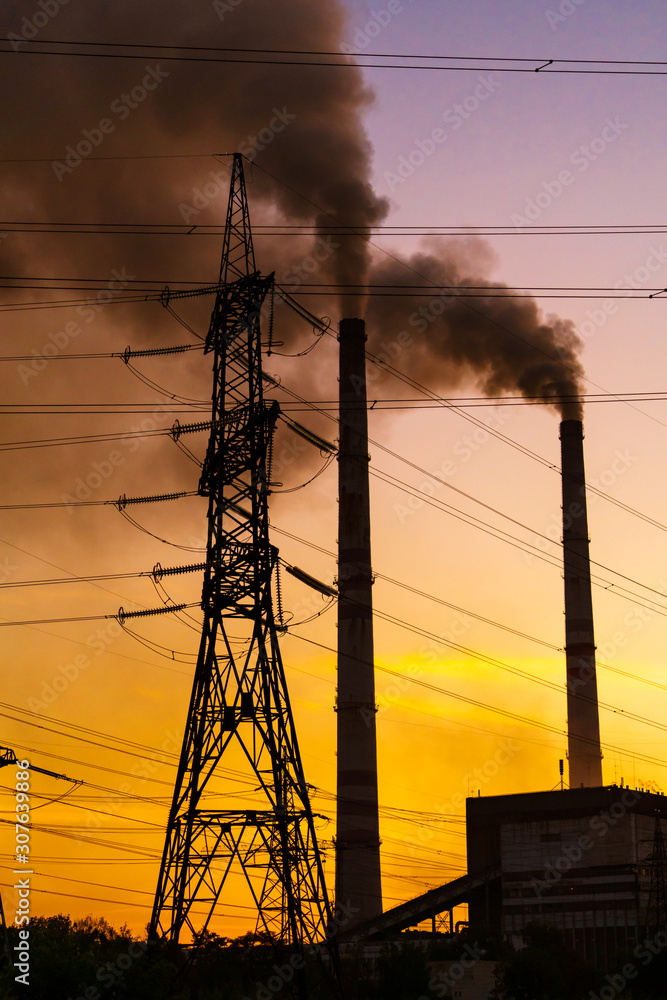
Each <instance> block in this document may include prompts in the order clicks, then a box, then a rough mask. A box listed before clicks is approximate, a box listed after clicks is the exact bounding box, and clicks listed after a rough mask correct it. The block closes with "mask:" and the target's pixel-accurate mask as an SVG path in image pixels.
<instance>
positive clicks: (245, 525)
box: [149, 154, 337, 990]
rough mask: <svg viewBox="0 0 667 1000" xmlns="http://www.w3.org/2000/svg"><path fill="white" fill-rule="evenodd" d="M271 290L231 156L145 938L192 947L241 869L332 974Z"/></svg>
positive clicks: (262, 911)
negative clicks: (195, 640) (165, 808)
mask: <svg viewBox="0 0 667 1000" xmlns="http://www.w3.org/2000/svg"><path fill="white" fill-rule="evenodd" d="M272 282H273V276H270V277H268V278H265V277H262V276H260V274H259V273H258V272H257V271H256V270H255V259H254V252H253V245H252V235H251V231H250V224H249V216H248V205H247V198H246V191H245V182H244V178H243V165H242V158H241V156H240V155H238V154H236V155H235V156H234V160H233V167H232V175H231V186H230V195H229V205H228V210H227V224H226V229H225V238H224V248H223V255H222V266H221V272H220V288H219V290H218V292H217V296H216V301H215V306H214V309H213V314H212V316H211V323H210V328H209V332H208V336H207V339H206V347H205V350H206V352H208V353H211V354H212V355H213V407H212V422H211V431H210V438H209V443H208V450H207V454H206V459H205V462H204V466H203V471H202V475H201V479H200V483H199V493H200V494H201V495H203V496H207V497H208V498H209V502H208V540H207V555H206V569H205V576H204V584H203V593H202V607H203V610H204V622H203V630H202V636H201V643H200V647H199V654H198V659H197V666H196V671H195V677H194V683H193V688H192V695H191V699H190V706H189V710H188V717H187V723H186V727H185V735H184V739H183V747H182V751H181V757H180V763H179V767H178V774H177V778H176V785H175V789H174V797H173V803H172V807H171V812H170V816H169V821H168V827H167V833H166V840H165V847H164V854H163V858H162V865H161V868H160V875H159V880H158V886H157V891H156V895H155V903H154V908H153V915H152V919H151V926H150V931H149V938H150V939H151V940H156V939H157V938H162V939H166V940H167V941H168V942H170V943H172V944H177V943H178V942H179V938H180V935H181V933H182V932H189V934H190V935H192V938H193V940H194V941H195V943H196V942H197V940H198V939H199V937H200V936H201V934H202V932H203V931H205V930H206V929H207V928H208V926H209V922H210V919H211V917H212V915H213V912H214V909H215V907H216V904H217V902H218V900H219V899H220V896H221V893H222V890H223V888H224V886H225V884H226V882H228V880H229V879H230V878H231V876H232V875H233V873H236V874H239V873H241V874H242V875H243V876H244V880H245V884H246V886H247V887H248V888H249V892H250V894H251V897H252V900H253V901H254V905H256V907H257V913H258V918H257V929H258V931H264V932H266V933H268V934H269V935H270V937H271V939H272V941H273V942H274V943H275V944H276V945H278V946H279V947H281V946H285V947H287V948H289V949H293V950H296V951H301V950H303V948H304V946H306V945H308V944H311V943H315V942H323V941H325V940H329V941H330V945H329V950H330V954H331V957H332V959H333V960H334V962H333V964H334V969H337V963H336V962H335V955H334V949H333V946H332V944H331V939H330V938H329V936H328V934H327V932H328V931H329V929H330V928H331V929H332V928H333V924H332V923H331V918H332V914H331V910H330V906H329V902H328V897H327V890H326V885H325V882H324V874H323V866H322V859H321V856H320V853H319V849H318V845H317V840H316V836H315V828H314V821H313V813H312V809H311V806H310V802H309V796H308V786H307V785H306V781H305V778H304V774H303V768H302V765H301V758H300V754H299V748H298V744H297V738H296V732H295V727H294V720H293V717H292V710H291V707H290V702H289V697H288V693H287V685H286V682H285V673H284V669H283V663H282V660H281V656H280V650H279V647H278V639H277V628H276V624H275V621H274V615H273V608H272V600H271V576H272V572H273V570H274V567H275V565H276V560H277V555H278V551H277V549H275V548H274V547H273V546H272V545H271V544H270V542H269V533H268V525H269V520H268V510H267V493H268V490H269V483H270V453H271V441H272V435H273V431H274V426H275V422H276V419H277V417H278V413H279V406H278V403H277V402H275V401H273V402H267V401H265V400H264V398H263V391H262V364H261V342H260V311H261V307H262V304H263V302H264V300H265V297H266V295H267V293H268V292H269V290H270V289H271V286H272ZM239 632H242V633H243V635H242V636H241V637H239V636H238V633H239ZM223 765H224V770H225V771H226V772H228V770H229V769H230V768H233V769H234V774H235V775H237V774H238V772H239V771H242V772H243V773H244V774H245V775H246V777H247V779H249V782H248V781H247V780H246V783H245V784H244V785H243V789H242V793H236V792H235V791H234V787H235V786H234V785H233V784H230V783H229V782H228V783H227V785H226V787H225V789H224V791H222V792H221V788H220V782H219V781H218V779H219V778H220V777H221V775H222V772H223ZM229 789H231V790H229ZM249 789H250V790H249ZM221 797H224V800H225V801H224V804H225V805H227V806H228V807H227V808H222V809H221V808H220V799H221ZM237 798H238V799H240V801H238V802H237V803H236V804H232V803H233V802H234V799H237ZM248 799H251V800H252V802H251V806H250V808H248V805H247V802H248ZM207 806H208V807H207ZM237 806H238V807H237ZM238 885H239V880H238V879H236V881H235V882H234V888H238ZM301 988H302V990H303V989H304V987H303V985H302V987H301Z"/></svg>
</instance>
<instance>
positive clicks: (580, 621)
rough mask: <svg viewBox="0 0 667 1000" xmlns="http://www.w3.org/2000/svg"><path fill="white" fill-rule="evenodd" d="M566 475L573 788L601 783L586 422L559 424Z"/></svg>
mask: <svg viewBox="0 0 667 1000" xmlns="http://www.w3.org/2000/svg"><path fill="white" fill-rule="evenodd" d="M560 440H561V460H562V465H561V468H562V475H563V567H564V578H565V657H566V670H567V722H568V725H567V743H568V757H569V765H570V788H579V787H581V786H582V785H583V786H585V787H587V788H588V787H600V786H601V785H602V751H601V748H600V722H599V718H598V689H597V679H596V675H595V637H594V634H593V601H592V597H591V567H590V557H589V552H588V515H587V512H586V479H585V475H584V431H583V425H582V422H581V420H563V421H562V423H561V425H560Z"/></svg>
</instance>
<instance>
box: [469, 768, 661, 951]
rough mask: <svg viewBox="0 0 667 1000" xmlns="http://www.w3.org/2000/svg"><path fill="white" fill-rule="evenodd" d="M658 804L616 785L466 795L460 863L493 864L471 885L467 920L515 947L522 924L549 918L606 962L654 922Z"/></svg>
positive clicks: (649, 795)
mask: <svg viewBox="0 0 667 1000" xmlns="http://www.w3.org/2000/svg"><path fill="white" fill-rule="evenodd" d="M664 809H665V798H664V796H662V795H658V794H655V793H653V792H647V791H638V790H635V789H630V788H623V787H621V786H616V785H612V786H611V787H604V788H573V789H569V790H565V791H551V792H527V793H525V794H518V795H497V796H489V797H486V798H471V799H468V800H467V804H466V818H467V848H468V871H469V872H475V871H480V870H482V869H489V868H490V866H494V867H495V868H496V871H497V875H496V876H495V877H494V878H492V879H491V880H490V881H488V882H487V883H486V884H485V885H484V886H482V887H479V888H477V889H475V890H474V891H473V892H471V893H470V895H469V897H468V904H469V917H470V923H471V924H472V925H473V926H475V927H487V928H488V929H489V930H490V931H492V932H494V933H496V934H497V935H499V936H501V937H503V938H504V939H505V940H508V941H509V942H510V943H512V944H513V945H514V946H515V947H521V945H522V944H523V942H524V938H523V931H524V929H525V927H526V925H527V924H529V923H531V922H532V921H536V922H539V923H542V924H550V925H552V926H554V927H557V928H559V929H560V930H562V931H563V933H564V935H565V943H566V945H567V946H568V947H570V948H571V949H572V950H574V951H576V952H578V953H579V954H580V955H582V956H583V957H584V958H585V959H586V960H587V961H589V962H591V963H592V964H594V965H596V966H598V967H601V968H605V967H607V966H608V964H609V963H610V962H612V961H613V960H614V956H615V955H616V954H617V953H618V952H619V951H621V950H623V951H632V949H634V948H635V947H636V946H637V945H638V944H640V943H641V942H642V941H643V940H644V938H645V937H646V934H647V928H648V929H649V930H650V928H651V926H653V925H655V924H656V922H657V918H658V916H659V915H658V914H657V913H656V912H655V905H656V903H657V898H656V895H657V893H656V892H655V891H654V892H652V891H651V884H652V881H653V885H654V887H656V886H657V885H658V884H659V883H660V882H661V881H662V880H664V872H662V871H660V867H661V866H660V859H659V858H655V859H653V860H652V858H653V855H654V844H655V840H656V815H659V814H660V812H661V811H663V810H664ZM659 822H660V823H661V824H664V821H663V820H660V821H659Z"/></svg>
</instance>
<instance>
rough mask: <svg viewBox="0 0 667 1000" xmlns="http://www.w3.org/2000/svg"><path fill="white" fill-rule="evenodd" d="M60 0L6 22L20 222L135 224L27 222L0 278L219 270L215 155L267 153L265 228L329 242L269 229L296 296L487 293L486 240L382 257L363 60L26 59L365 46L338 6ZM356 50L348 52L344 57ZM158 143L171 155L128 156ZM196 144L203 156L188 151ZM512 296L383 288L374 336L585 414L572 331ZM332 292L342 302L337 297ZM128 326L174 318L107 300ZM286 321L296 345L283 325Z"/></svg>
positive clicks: (222, 191)
mask: <svg viewBox="0 0 667 1000" xmlns="http://www.w3.org/2000/svg"><path fill="white" fill-rule="evenodd" d="M56 7H58V12H57V13H56V14H54V15H53V18H52V21H51V22H50V23H49V24H48V26H46V27H43V28H41V29H40V28H39V27H36V25H37V19H36V18H35V12H36V11H37V10H40V11H42V8H37V7H34V8H33V6H32V4H31V3H30V2H28V0H19V2H16V3H14V4H10V5H7V6H6V7H5V8H4V9H3V12H2V15H0V21H1V22H2V27H3V32H4V33H5V34H6V35H8V36H9V37H10V38H11V39H12V40H13V45H14V47H15V48H16V49H17V52H16V55H15V56H14V55H11V56H9V55H8V56H6V57H5V59H4V60H3V61H2V63H1V64H0V84H1V85H2V86H3V88H4V91H5V92H6V93H9V92H14V93H16V92H20V93H21V95H22V98H21V99H22V104H23V108H24V111H23V114H20V115H15V116H14V118H13V122H12V130H11V133H10V134H8V135H7V136H6V143H5V146H6V150H7V153H6V155H7V156H8V157H10V158H11V157H16V158H22V157H23V158H25V157H31V158H32V162H21V163H11V162H5V163H4V164H2V167H1V173H2V184H0V201H2V202H3V209H2V211H3V218H5V219H17V220H19V219H23V220H32V221H34V222H42V221H45V220H49V221H51V222H56V223H69V222H87V223H90V222H93V223H95V222H99V223H107V224H118V225H119V229H121V231H120V232H116V233H108V232H106V233H104V234H96V235H92V236H91V235H87V236H84V235H80V234H77V235H71V234H69V235H64V234H62V233H58V234H44V233H42V234H38V233H22V234H21V233H10V234H9V236H8V237H6V238H5V239H4V240H2V241H0V267H2V268H3V271H2V273H3V274H9V275H35V274H42V275H57V276H61V275H62V276H64V277H74V278H77V277H78V278H89V277H90V278H100V279H108V280H109V281H111V280H112V279H111V274H112V272H113V271H114V270H115V271H116V272H118V273H121V274H126V275H130V276H133V277H135V278H137V279H146V280H147V281H148V280H150V281H155V282H157V281H164V282H172V283H174V282H178V281H191V282H197V281H202V282H210V281H214V280H215V279H216V278H217V263H218V254H219V246H220V243H221V237H220V235H219V234H214V235H212V236H211V237H208V238H206V237H203V236H198V235H197V230H198V228H199V229H201V228H202V227H204V226H206V225H207V224H209V225H210V224H211V223H216V224H218V225H220V224H221V223H222V222H223V221H224V212H225V208H226V200H227V180H228V165H229V162H230V161H229V158H225V157H223V156H217V157H213V156H211V155H210V154H212V153H213V152H217V153H220V154H222V153H230V152H232V151H236V150H240V151H242V152H244V153H245V154H246V156H247V157H248V158H249V160H250V161H251V162H250V163H247V164H246V176H247V182H248V189H249V196H250V198H251V200H252V203H253V221H254V222H256V221H257V220H258V217H259V218H260V219H261V221H262V222H264V223H267V222H268V223H271V224H276V225H281V224H287V225H290V226H299V225H309V226H313V227H314V229H315V231H316V232H317V234H318V237H317V242H316V244H315V249H313V242H312V237H307V236H303V235H295V236H280V237H278V236H271V235H258V236H257V237H256V240H255V243H256V253H257V259H258V265H259V266H260V268H261V270H262V271H263V272H265V273H266V272H268V271H271V270H276V274H277V278H278V280H279V281H281V280H282V281H284V282H285V283H286V285H287V287H288V290H290V291H298V290H299V289H301V290H302V291H303V290H305V287H306V286H307V284H308V282H309V281H313V280H316V279H319V280H323V281H327V280H329V281H332V282H334V283H336V284H337V285H339V286H340V288H341V291H343V292H346V293H347V294H346V295H345V296H344V298H343V299H342V302H343V306H342V308H343V309H344V311H345V313H346V314H348V315H359V314H361V313H363V310H364V307H365V303H364V296H362V295H357V294H356V293H355V291H354V286H363V284H364V283H365V282H366V280H370V281H371V283H372V284H391V285H405V284H423V283H433V284H434V285H435V286H437V287H438V288H445V289H447V288H452V287H455V286H457V285H459V284H474V285H479V286H481V287H482V289H483V288H485V287H487V286H488V284H489V280H488V270H489V264H490V261H489V254H488V250H487V249H485V247H484V245H483V244H482V242H481V241H479V240H473V241H467V242H465V243H464V242H460V243H457V242H440V243H437V244H433V245H430V246H427V247H425V249H424V251H423V252H420V253H417V254H415V255H414V256H412V257H410V258H409V260H407V261H398V260H392V259H384V258H382V257H381V256H379V255H378V254H377V253H375V254H374V255H373V254H372V248H371V247H370V245H369V241H368V237H369V234H370V231H371V228H372V226H373V225H375V224H377V223H379V222H380V221H381V220H382V219H383V218H384V217H385V214H386V212H387V209H388V205H387V203H386V201H385V200H384V199H382V198H379V197H378V196H376V195H375V193H374V192H373V189H372V186H371V183H370V179H371V155H372V149H371V146H370V143H369V140H368V137H367V134H366V132H365V129H364V124H363V116H364V113H365V112H366V110H367V109H368V108H369V106H370V105H371V103H372V100H373V96H372V93H371V92H370V91H369V90H368V89H367V88H366V86H365V85H364V81H363V77H362V74H361V71H360V70H359V69H357V68H355V67H351V68H346V69H341V68H331V69H328V70H327V69H322V68H319V67H307V66H306V67H294V66H283V67H278V66H275V65H271V64H270V63H268V62H266V61H262V59H261V57H259V56H258V57H256V58H257V59H258V61H257V62H256V63H254V64H248V63H209V62H201V63H199V64H191V63H187V62H185V63H179V62H166V61H161V60H160V58H159V56H156V57H155V58H152V57H150V58H149V57H146V58H143V57H142V58H141V59H131V60H125V59H110V60H107V59H97V58H94V59H88V58H65V57H63V58H60V57H56V56H48V57H47V56H44V57H42V56H38V55H32V54H29V53H27V52H26V50H27V49H28V48H29V45H28V40H29V39H30V38H31V37H33V36H34V37H36V40H39V39H40V36H42V35H43V36H44V37H48V38H53V37H57V38H63V39H76V40H85V39H87V38H88V39H91V40H93V39H100V38H105V39H109V40H115V41H118V42H133V43H140V44H142V45H143V44H146V46H148V44H149V43H151V42H155V41H158V40H159V41H162V42H166V41H169V40H171V41H174V42H177V43H178V44H179V45H182V46H206V45H213V46H225V47H229V48H234V47H239V48H240V47H244V46H250V47H252V48H254V49H262V48H268V49H274V50H276V49H290V50H302V51H304V52H308V51H311V50H324V51H332V52H336V51H338V52H341V46H342V45H343V44H344V43H345V42H346V41H349V39H348V38H347V35H346V25H345V12H344V8H343V6H342V4H341V3H338V2H330V3H327V4H315V3H313V2H312V0H281V2H280V3H279V4H276V2H275V0H242V2H240V3H238V4H235V5H231V4H226V3H218V4H212V3H210V2H208V0H207V2H205V3H201V2H200V3H196V4H193V5H190V6H188V8H187V12H185V11H184V8H183V5H182V3H179V2H178V0H158V2H156V3H151V4H150V5H149V4H139V5H137V4H136V3H135V2H134V0H117V2H115V3H114V4H113V5H101V6H100V5H90V4H83V3H80V2H79V3H75V2H72V3H71V4H68V5H66V6H62V7H61V6H59V5H58V4H56ZM44 16H45V15H44V13H43V12H42V15H41V16H40V18H39V19H38V20H39V23H40V24H41V23H42V21H43V20H44ZM147 51H149V50H147ZM237 57H239V54H238V53H236V54H234V58H237ZM250 58H254V57H250ZM268 58H269V59H270V58H272V57H268ZM273 58H275V57H273ZM351 58H352V57H349V56H344V55H343V54H342V52H341V55H340V57H338V61H340V60H342V59H351ZM56 84H57V85H56ZM147 152H152V153H154V154H155V155H159V156H161V157H164V158H160V159H141V158H140V159H123V158H122V157H125V156H128V155H129V156H133V155H134V154H140V155H145V154H146V153H147ZM192 153H195V154H201V156H198V157H195V158H186V157H184V154H192ZM174 154H176V156H175V155H174ZM142 222H145V223H153V224H160V225H163V226H165V227H167V228H168V227H170V226H171V227H175V226H177V225H178V226H182V225H183V224H184V223H185V224H186V225H187V226H188V227H192V229H193V233H192V235H190V236H187V235H185V230H183V235H172V236H157V235H146V236H142V235H135V234H132V232H131V230H129V229H128V228H125V227H122V226H121V225H120V224H121V223H133V224H137V223H142ZM348 229H349V232H348V231H347V230H348ZM406 265H407V266H406ZM128 287H131V286H128ZM510 291H511V290H510V289H507V292H508V294H507V295H498V293H494V295H493V296H492V295H491V294H490V293H489V294H485V293H484V292H483V290H482V291H481V292H480V295H479V296H478V297H475V298H474V299H462V298H460V297H456V296H452V295H443V296H442V297H440V298H438V297H436V298H435V299H433V300H429V299H424V300H421V301H420V300H418V299H410V298H405V299H384V298H380V297H373V298H371V299H370V300H368V312H367V318H368V324H369V332H370V335H371V346H373V345H375V346H376V347H378V346H379V345H381V344H382V343H385V342H391V341H392V339H394V338H395V337H396V335H397V334H398V332H399V331H402V330H406V331H407V332H408V334H409V335H410V338H411V339H410V345H411V346H410V347H409V348H407V349H405V350H404V351H403V353H402V356H401V362H400V364H401V367H405V368H406V370H408V371H409V372H410V373H411V374H413V375H415V376H416V377H420V376H423V377H424V378H426V375H427V374H428V376H429V377H428V381H429V383H430V384H431V385H433V384H434V381H435V382H436V383H437V385H438V386H440V387H443V388H444V387H452V386H458V385H463V384H465V383H467V382H472V383H474V384H476V385H478V386H479V387H480V389H481V391H483V392H484V393H487V394H489V395H498V394H503V393H510V392H512V393H513V392H520V393H523V394H525V395H539V394H545V395H547V396H548V397H549V398H550V399H551V400H552V401H553V404H552V405H553V406H554V407H556V409H558V410H559V411H560V412H564V411H565V410H567V411H568V413H569V414H570V415H573V414H574V413H576V414H577V415H578V414H579V413H580V407H578V406H577V405H576V404H572V405H565V404H564V403H563V402H562V400H561V397H566V396H568V395H571V394H574V393H578V392H579V391H580V385H579V382H580V379H581V376H582V368H581V365H580V363H579V361H578V357H577V354H578V350H579V348H580V346H581V344H580V342H579V341H578V339H577V337H576V334H575V333H574V330H573V328H572V324H571V323H570V322H569V321H567V320H562V319H559V318H557V317H547V318H544V317H542V316H541V314H540V312H539V310H538V308H537V306H536V303H535V302H534V301H533V300H531V299H527V298H524V299H521V300H518V299H513V298H509V292H510ZM5 294H7V293H5ZM10 294H11V295H12V297H13V298H15V297H16V295H17V293H16V292H14V291H12V292H11V293H10ZM309 301H310V302H313V300H312V299H311V300H309ZM315 301H317V307H320V306H324V308H327V307H331V306H332V305H333V302H334V301H335V299H334V300H332V301H331V302H329V301H327V300H322V299H320V300H315ZM209 309H210V301H209V300H205V301H202V302H201V303H200V305H199V314H198V315H199V317H200V320H201V323H202V325H205V323H206V314H207V311H208V310H209ZM158 313H159V310H158ZM128 317H129V325H130V326H131V327H132V329H133V330H139V331H141V333H142V334H143V335H145V336H147V337H155V338H157V337H161V338H163V336H164V330H165V328H166V327H167V325H169V329H170V333H171V334H173V321H172V320H171V319H169V318H168V317H166V316H165V315H162V314H160V315H157V316H156V311H155V310H152V311H151V310H150V309H147V308H146V306H145V305H144V304H140V305H137V306H135V307H132V309H131V310H129V309H128V308H123V309H122V310H120V309H116V310H114V309H112V308H109V309H108V310H107V311H106V312H105V316H104V319H105V323H107V324H110V325H111V324H113V322H114V321H116V322H122V323H123V324H125V325H128ZM278 329H279V333H281V334H283V335H284V336H285V337H286V338H290V337H293V334H291V332H290V326H289V325H287V324H286V323H285V322H284V321H281V322H280V323H279V326H278ZM103 336H104V334H103V333H102V332H99V333H98V337H99V339H100V340H101V339H103Z"/></svg>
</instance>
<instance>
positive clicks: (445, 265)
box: [367, 237, 583, 419]
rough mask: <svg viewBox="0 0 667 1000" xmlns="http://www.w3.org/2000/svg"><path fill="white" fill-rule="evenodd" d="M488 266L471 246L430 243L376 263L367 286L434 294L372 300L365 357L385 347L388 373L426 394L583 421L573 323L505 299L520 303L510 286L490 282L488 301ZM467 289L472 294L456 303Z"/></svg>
mask: <svg viewBox="0 0 667 1000" xmlns="http://www.w3.org/2000/svg"><path fill="white" fill-rule="evenodd" d="M492 262H493V261H492V256H491V254H490V251H489V247H488V245H487V244H486V243H485V242H484V241H483V240H481V239H479V238H474V237H473V238H466V239H462V240H460V241H459V240H439V239H436V238H432V239H431V240H430V241H427V245H426V246H425V249H424V250H423V251H421V252H419V253H416V254H414V255H413V256H411V257H410V258H409V259H408V260H407V261H400V260H394V259H386V260H379V261H377V262H376V263H375V264H374V266H373V268H372V272H371V277H370V281H371V284H373V285H391V286H394V285H409V284H414V285H426V286H428V285H433V286H434V288H433V292H434V294H433V295H432V296H431V297H429V298H425V299H419V298H417V299H415V298H403V297H401V298H397V299H392V298H389V297H387V298H383V297H379V296H378V297H372V298H370V299H369V306H368V315H367V318H368V327H369V331H370V334H371V335H370V338H369V349H370V350H371V351H377V352H378V353H380V354H382V351H383V347H384V348H385V351H384V353H385V354H386V353H389V355H390V357H391V354H392V348H393V353H394V354H395V355H396V357H397V360H396V361H395V362H394V365H395V367H398V368H400V369H401V370H402V371H406V372H407V373H409V374H410V375H412V376H413V377H414V378H416V379H418V380H423V381H425V382H426V383H427V384H428V385H430V386H431V387H433V386H434V385H437V386H438V387H439V388H440V389H443V390H449V389H452V388H457V387H460V386H462V385H466V384H468V385H469V384H473V385H476V386H478V387H479V389H480V390H481V391H482V392H483V393H485V394H486V395H488V396H500V395H503V394H521V395H523V396H527V397H530V396H536V397H539V396H545V397H546V398H547V405H549V406H553V407H554V408H555V409H556V410H557V412H558V413H559V414H561V415H562V417H563V418H566V417H568V418H571V419H581V415H582V404H581V403H580V402H579V401H578V400H575V399H572V397H573V396H577V395H579V394H580V393H581V391H582V387H581V379H582V377H583V368H582V365H581V362H580V361H579V359H578V352H579V350H580V349H581V347H582V341H581V340H580V338H579V337H578V336H577V334H576V332H575V329H574V325H573V323H572V322H571V320H567V319H561V318H559V317H558V316H547V317H544V316H543V315H542V314H541V313H540V310H539V308H538V306H537V303H536V302H535V300H534V299H532V298H530V297H529V296H526V297H522V298H515V297H512V298H510V297H509V296H510V295H516V294H520V293H517V292H516V290H514V289H511V288H509V287H508V286H507V285H498V284H497V283H495V282H494V283H493V292H491V290H490V289H491V284H492V283H491V282H490V281H489V278H488V271H489V268H490V266H491V264H492ZM464 285H467V286H473V287H476V288H480V292H479V294H475V293H471V292H463V293H460V294H456V291H455V290H456V288H457V287H458V286H464ZM485 288H489V292H488V293H485V292H484V289H485ZM426 291H427V292H428V289H426ZM464 296H470V297H464ZM398 331H400V333H401V334H403V336H402V337H400V334H399V339H398V340H397V338H396V333H397V332H398ZM387 347H388V348H389V350H388V352H387ZM399 350H400V354H399V353H398V352H399Z"/></svg>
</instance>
